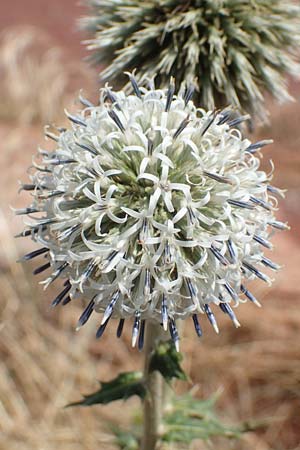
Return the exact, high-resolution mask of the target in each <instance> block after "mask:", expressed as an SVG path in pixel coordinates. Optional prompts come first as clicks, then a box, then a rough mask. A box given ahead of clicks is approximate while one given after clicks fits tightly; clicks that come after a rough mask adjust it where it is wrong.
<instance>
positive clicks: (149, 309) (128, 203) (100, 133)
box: [17, 75, 287, 348]
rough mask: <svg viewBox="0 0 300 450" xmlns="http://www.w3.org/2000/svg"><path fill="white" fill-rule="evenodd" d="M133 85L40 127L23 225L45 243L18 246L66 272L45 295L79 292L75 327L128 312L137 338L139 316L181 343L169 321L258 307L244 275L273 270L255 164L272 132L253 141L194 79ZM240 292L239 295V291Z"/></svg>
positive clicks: (60, 300)
mask: <svg viewBox="0 0 300 450" xmlns="http://www.w3.org/2000/svg"><path fill="white" fill-rule="evenodd" d="M130 79H131V82H132V85H133V90H134V93H133V94H131V95H126V94H125V93H124V92H123V91H120V92H116V93H113V92H112V91H111V89H110V88H109V87H105V88H103V89H101V94H100V101H99V105H98V106H93V105H91V104H90V103H89V102H88V101H86V100H84V99H82V101H83V103H84V104H85V105H86V107H85V108H84V109H83V110H82V111H81V112H80V113H79V114H78V115H75V116H73V115H69V114H68V118H69V119H70V121H71V122H72V126H71V127H70V128H69V129H59V130H58V131H59V134H58V135H56V134H52V133H50V132H48V131H47V133H46V134H47V136H48V137H50V138H52V139H54V141H56V147H55V149H54V150H53V151H46V150H39V156H40V158H41V162H39V163H37V162H35V163H34V169H33V171H32V173H31V175H30V178H31V183H30V184H24V185H23V186H22V188H23V189H25V190H28V191H31V193H32V203H31V205H30V206H29V207H28V208H25V209H23V210H18V211H17V213H18V214H27V215H28V217H29V218H30V219H29V220H27V226H26V228H25V230H24V231H23V232H22V233H21V236H29V237H31V238H32V239H33V240H34V241H35V242H37V243H38V244H39V245H40V248H39V249H38V250H35V251H33V252H31V253H29V254H27V255H25V256H24V258H23V260H30V259H32V258H35V257H42V258H45V259H46V261H44V262H42V265H41V266H39V267H38V268H37V269H36V270H35V272H34V273H35V274H37V273H40V272H44V271H46V270H49V271H50V275H49V277H48V278H47V279H46V280H45V281H44V283H45V285H46V286H48V285H49V284H50V283H52V282H53V281H54V280H56V279H57V278H60V279H63V280H64V282H63V289H62V291H61V292H60V293H59V295H58V296H57V297H56V298H55V299H54V301H53V303H52V305H53V306H56V305H58V304H62V305H65V304H66V303H68V302H70V301H75V299H76V298H77V297H81V296H82V297H83V298H84V299H85V300H86V302H87V306H86V309H85V310H84V312H83V313H82V315H81V317H80V318H79V322H78V327H80V326H82V325H83V324H85V323H86V322H87V320H88V319H89V317H90V316H91V314H92V313H93V311H97V312H101V313H103V316H102V319H101V324H100V328H99V329H98V331H97V336H98V337H100V336H101V335H102V333H103V331H104V330H105V327H106V325H107V324H108V322H109V320H110V319H111V318H116V319H119V321H120V322H119V325H118V328H117V335H118V336H120V335H121V332H122V329H123V324H124V320H125V319H129V318H132V319H133V330H132V339H133V345H135V344H136V342H138V346H139V348H141V347H142V346H143V338H144V329H145V321H156V322H157V323H161V324H162V326H163V328H164V329H165V330H167V329H168V328H169V330H170V334H171V337H172V339H173V341H174V343H175V344H176V346H178V340H179V337H178V332H177V328H176V323H175V322H176V320H178V319H186V318H189V317H191V318H192V320H193V322H194V325H195V329H196V332H197V333H198V335H201V333H202V331H201V327H200V324H199V321H198V313H201V314H205V315H206V316H207V318H208V320H209V321H210V322H211V324H212V325H213V327H214V329H215V330H216V331H218V327H217V322H216V318H215V315H214V311H215V310H216V308H217V309H221V310H222V311H223V312H224V313H225V314H227V315H228V316H229V317H230V318H231V320H232V321H233V323H234V325H235V326H239V323H238V320H237V318H236V316H235V314H234V312H233V309H232V308H231V306H230V304H233V306H237V305H238V304H239V303H240V302H244V301H245V300H246V299H249V300H250V301H251V302H253V303H255V304H258V302H257V300H256V299H255V298H254V296H253V295H252V294H251V293H250V291H249V290H248V287H247V284H246V283H247V282H248V281H250V280H253V279H255V278H259V279H261V280H263V281H264V282H266V283H270V282H271V279H270V278H269V276H268V275H267V274H265V273H264V272H263V271H262V270H263V268H265V267H266V268H270V269H272V270H277V269H278V266H277V264H275V263H273V262H272V261H271V260H270V259H269V258H268V257H266V256H264V250H265V249H271V248H272V245H271V243H270V241H269V238H270V235H271V234H272V230H273V229H285V228H286V227H287V226H286V225H285V224H284V223H282V222H279V221H277V220H275V217H274V209H275V208H276V205H277V201H276V199H275V197H274V195H276V194H281V191H279V190H278V189H276V188H274V187H272V186H271V185H270V184H269V180H270V178H271V176H270V175H267V174H266V173H265V172H263V171H262V170H259V164H260V161H259V158H258V156H256V153H257V152H259V151H260V149H261V148H262V147H263V146H264V145H266V144H267V143H269V141H260V142H257V143H253V144H251V142H250V141H249V140H248V139H243V138H242V136H241V133H240V132H239V131H238V130H237V129H235V126H236V125H238V123H239V121H240V120H243V118H241V119H236V118H235V119H231V116H230V115H231V113H230V111H229V110H223V111H221V112H211V111H208V112H206V111H204V110H203V109H199V108H196V107H195V105H194V104H193V102H192V101H191V94H192V90H191V89H189V88H188V89H186V90H185V91H184V90H181V92H179V94H178V95H177V96H176V95H174V92H175V85H174V83H173V80H171V82H170V86H169V88H168V89H167V90H160V89H155V87H154V86H152V87H151V86H150V87H149V88H145V87H139V86H138V85H137V83H136V81H135V79H134V78H133V76H132V75H130ZM241 296H242V297H243V298H241Z"/></svg>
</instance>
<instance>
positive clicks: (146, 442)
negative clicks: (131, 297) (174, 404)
mask: <svg viewBox="0 0 300 450" xmlns="http://www.w3.org/2000/svg"><path fill="white" fill-rule="evenodd" d="M161 334H162V331H161V326H160V324H155V323H150V322H148V323H147V329H146V341H145V367H144V379H145V384H146V389H147V395H146V398H145V400H144V434H143V440H142V450H155V449H156V447H157V442H158V439H159V437H160V435H161V428H162V422H163V421H162V419H163V402H164V398H163V389H164V384H165V383H166V382H165V380H164V379H163V377H162V376H161V374H160V373H159V372H157V371H155V372H151V373H150V372H149V365H150V361H151V355H152V352H153V350H154V349H155V347H156V345H157V344H158V342H159V340H160V337H162V336H161Z"/></svg>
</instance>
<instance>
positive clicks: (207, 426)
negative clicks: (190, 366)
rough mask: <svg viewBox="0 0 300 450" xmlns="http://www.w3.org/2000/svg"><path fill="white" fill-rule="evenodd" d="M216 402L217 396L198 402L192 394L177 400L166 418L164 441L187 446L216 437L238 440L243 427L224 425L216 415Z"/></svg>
mask: <svg viewBox="0 0 300 450" xmlns="http://www.w3.org/2000/svg"><path fill="white" fill-rule="evenodd" d="M215 400H216V397H215V396H214V397H212V398H210V399H209V400H204V401H203V400H198V399H195V398H193V397H192V395H191V394H187V395H185V396H183V397H181V398H179V399H177V400H176V399H175V400H174V402H173V408H172V410H171V411H170V413H169V414H167V415H166V417H165V429H166V432H165V433H164V435H163V437H162V440H163V441H166V442H181V443H186V444H187V443H190V442H192V441H193V440H195V439H202V440H208V439H210V438H211V437H216V436H219V437H220V436H223V437H227V438H238V437H239V436H240V435H241V433H242V432H243V431H244V429H243V427H231V426H228V425H225V424H223V423H222V422H221V421H220V420H219V419H218V418H217V417H216V415H215V413H214V404H215Z"/></svg>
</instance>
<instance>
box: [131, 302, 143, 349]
mask: <svg viewBox="0 0 300 450" xmlns="http://www.w3.org/2000/svg"><path fill="white" fill-rule="evenodd" d="M140 322H141V313H140V312H139V311H137V312H136V313H135V318H134V323H133V327H132V338H131V345H132V347H135V344H136V341H137V337H138V334H139V329H140Z"/></svg>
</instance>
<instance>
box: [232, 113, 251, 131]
mask: <svg viewBox="0 0 300 450" xmlns="http://www.w3.org/2000/svg"><path fill="white" fill-rule="evenodd" d="M249 119H250V116H249V114H245V115H244V116H240V117H237V118H236V119H233V120H230V121H229V122H227V123H228V125H229V126H230V128H232V127H236V126H237V125H239V124H240V123H242V122H245V121H246V120H249Z"/></svg>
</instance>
